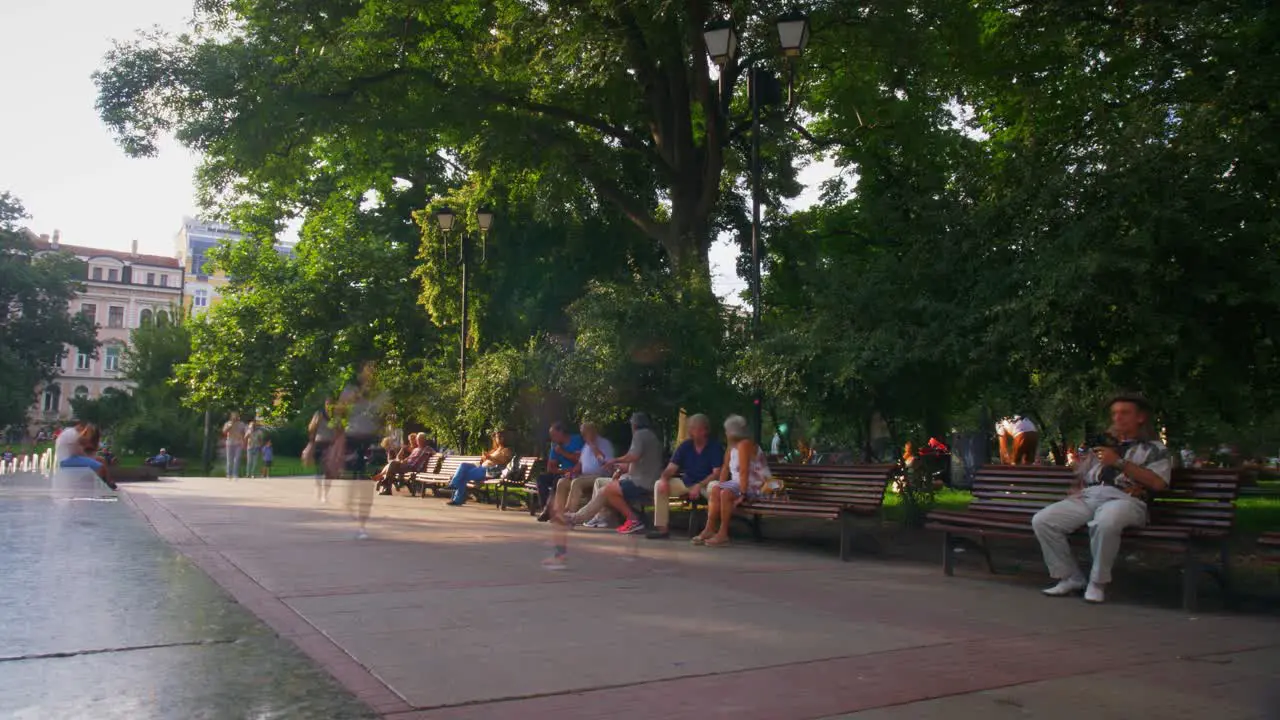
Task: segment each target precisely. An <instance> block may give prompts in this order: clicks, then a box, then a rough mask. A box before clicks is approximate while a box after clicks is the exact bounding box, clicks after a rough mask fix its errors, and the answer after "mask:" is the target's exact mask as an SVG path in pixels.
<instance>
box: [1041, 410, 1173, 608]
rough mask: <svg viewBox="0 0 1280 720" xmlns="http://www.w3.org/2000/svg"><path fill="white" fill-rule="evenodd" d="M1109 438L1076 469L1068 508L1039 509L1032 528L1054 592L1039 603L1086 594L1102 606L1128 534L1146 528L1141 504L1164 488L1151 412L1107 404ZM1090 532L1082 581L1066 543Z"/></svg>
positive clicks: (1163, 454)
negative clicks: (1077, 534)
mask: <svg viewBox="0 0 1280 720" xmlns="http://www.w3.org/2000/svg"><path fill="white" fill-rule="evenodd" d="M1108 407H1109V408H1110V410H1111V430H1110V431H1109V433H1108V435H1107V436H1106V437H1105V438H1103V439H1102V440H1101V441H1100V442H1098V443H1095V447H1093V448H1092V452H1087V453H1085V454H1084V455H1083V456H1082V457H1081V458H1080V459H1079V460H1078V461H1077V462H1076V465H1075V468H1074V469H1075V471H1076V476H1077V478H1078V483H1079V484H1078V485H1077V486H1076V487H1074V488H1073V489H1072V491H1071V494H1070V495H1069V496H1068V497H1067V499H1066V500H1060V501H1058V502H1056V503H1054V504H1052V505H1049V506H1048V507H1046V508H1044V509H1042V510H1041V511H1040V512H1038V513H1036V514H1035V515H1034V516H1033V517H1032V518H1031V527H1032V529H1033V530H1035V533H1036V539H1038V540H1039V541H1040V549H1041V551H1042V552H1043V553H1044V562H1045V565H1047V566H1048V568H1049V575H1050V576H1051V577H1053V578H1054V579H1055V580H1057V581H1058V584H1057V585H1054V586H1053V587H1051V588H1048V589H1046V590H1045V591H1044V594H1045V595H1049V596H1052V597H1062V596H1065V595H1071V594H1072V593H1077V592H1079V591H1081V590H1084V591H1085V593H1084V599H1085V600H1087V601H1089V602H1093V603H1100V602H1102V601H1103V600H1105V599H1106V586H1107V584H1108V583H1110V582H1111V566H1112V565H1113V564H1115V560H1116V554H1117V553H1118V552H1119V550H1120V536H1121V533H1123V532H1124V529H1125V528H1128V527H1141V526H1143V525H1146V524H1147V504H1146V499H1147V498H1148V497H1149V495H1150V493H1152V492H1156V491H1160V490H1164V489H1165V488H1166V487H1168V486H1169V478H1170V475H1171V474H1172V472H1173V461H1172V457H1171V456H1170V454H1169V449H1168V448H1166V447H1165V446H1164V445H1163V444H1161V443H1160V441H1159V440H1157V439H1156V435H1155V433H1154V432H1153V431H1152V429H1151V405H1150V404H1149V403H1148V402H1147V400H1146V398H1144V397H1142V396H1141V395H1137V394H1121V395H1116V396H1115V397H1114V398H1112V400H1111V402H1110V403H1109V404H1108ZM1085 525H1088V526H1089V548H1090V550H1091V551H1092V553H1093V569H1092V571H1091V572H1090V574H1089V577H1088V578H1086V577H1085V576H1084V573H1082V572H1081V571H1080V566H1079V565H1078V564H1077V563H1076V558H1075V555H1074V554H1072V552H1071V545H1070V543H1069V542H1068V541H1067V536H1069V535H1070V534H1071V533H1073V532H1075V531H1076V530H1079V529H1080V528H1081V527H1083V526H1085Z"/></svg>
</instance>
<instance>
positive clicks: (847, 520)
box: [840, 511, 853, 562]
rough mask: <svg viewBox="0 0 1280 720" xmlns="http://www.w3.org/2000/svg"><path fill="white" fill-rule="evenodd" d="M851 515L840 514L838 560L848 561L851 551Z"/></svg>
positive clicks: (842, 512)
mask: <svg viewBox="0 0 1280 720" xmlns="http://www.w3.org/2000/svg"><path fill="white" fill-rule="evenodd" d="M852 546H853V513H851V512H844V511H841V513H840V560H841V561H843V562H848V561H849V556H850V555H851V554H852V549H853V547H852Z"/></svg>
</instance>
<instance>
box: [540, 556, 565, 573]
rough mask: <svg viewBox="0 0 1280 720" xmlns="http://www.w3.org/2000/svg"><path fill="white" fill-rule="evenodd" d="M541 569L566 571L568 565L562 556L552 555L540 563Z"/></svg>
mask: <svg viewBox="0 0 1280 720" xmlns="http://www.w3.org/2000/svg"><path fill="white" fill-rule="evenodd" d="M542 567H543V568H544V569H546V570H555V571H559V570H567V569H569V563H568V562H567V558H565V556H564V555H552V556H551V557H549V558H546V559H545V560H543V561H542Z"/></svg>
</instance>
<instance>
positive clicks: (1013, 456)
mask: <svg viewBox="0 0 1280 720" xmlns="http://www.w3.org/2000/svg"><path fill="white" fill-rule="evenodd" d="M996 435H997V436H998V437H999V438H1000V462H1002V463H1004V464H1005V465H1032V464H1034V463H1035V461H1036V450H1037V449H1039V447H1040V430H1039V428H1037V427H1036V424H1035V423H1033V422H1031V419H1030V418H1026V417H1023V416H1021V415H1014V416H1013V417H1007V418H1005V419H1003V420H1001V421H1000V422H998V423H996Z"/></svg>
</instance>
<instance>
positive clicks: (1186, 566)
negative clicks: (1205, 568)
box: [1182, 545, 1200, 613]
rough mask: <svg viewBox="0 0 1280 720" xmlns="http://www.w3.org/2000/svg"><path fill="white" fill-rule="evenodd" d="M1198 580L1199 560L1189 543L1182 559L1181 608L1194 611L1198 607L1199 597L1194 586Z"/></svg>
mask: <svg viewBox="0 0 1280 720" xmlns="http://www.w3.org/2000/svg"><path fill="white" fill-rule="evenodd" d="M1199 580H1200V561H1199V560H1197V559H1196V555H1195V553H1194V552H1193V551H1192V548H1191V546H1190V545H1188V546H1187V552H1186V555H1185V556H1184V557H1183V561H1182V609H1183V610H1185V611H1186V612H1189V613H1190V612H1195V611H1196V608H1197V607H1198V605H1199V603H1198V600H1199V597H1197V593H1196V586H1197V585H1198V584H1199Z"/></svg>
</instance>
